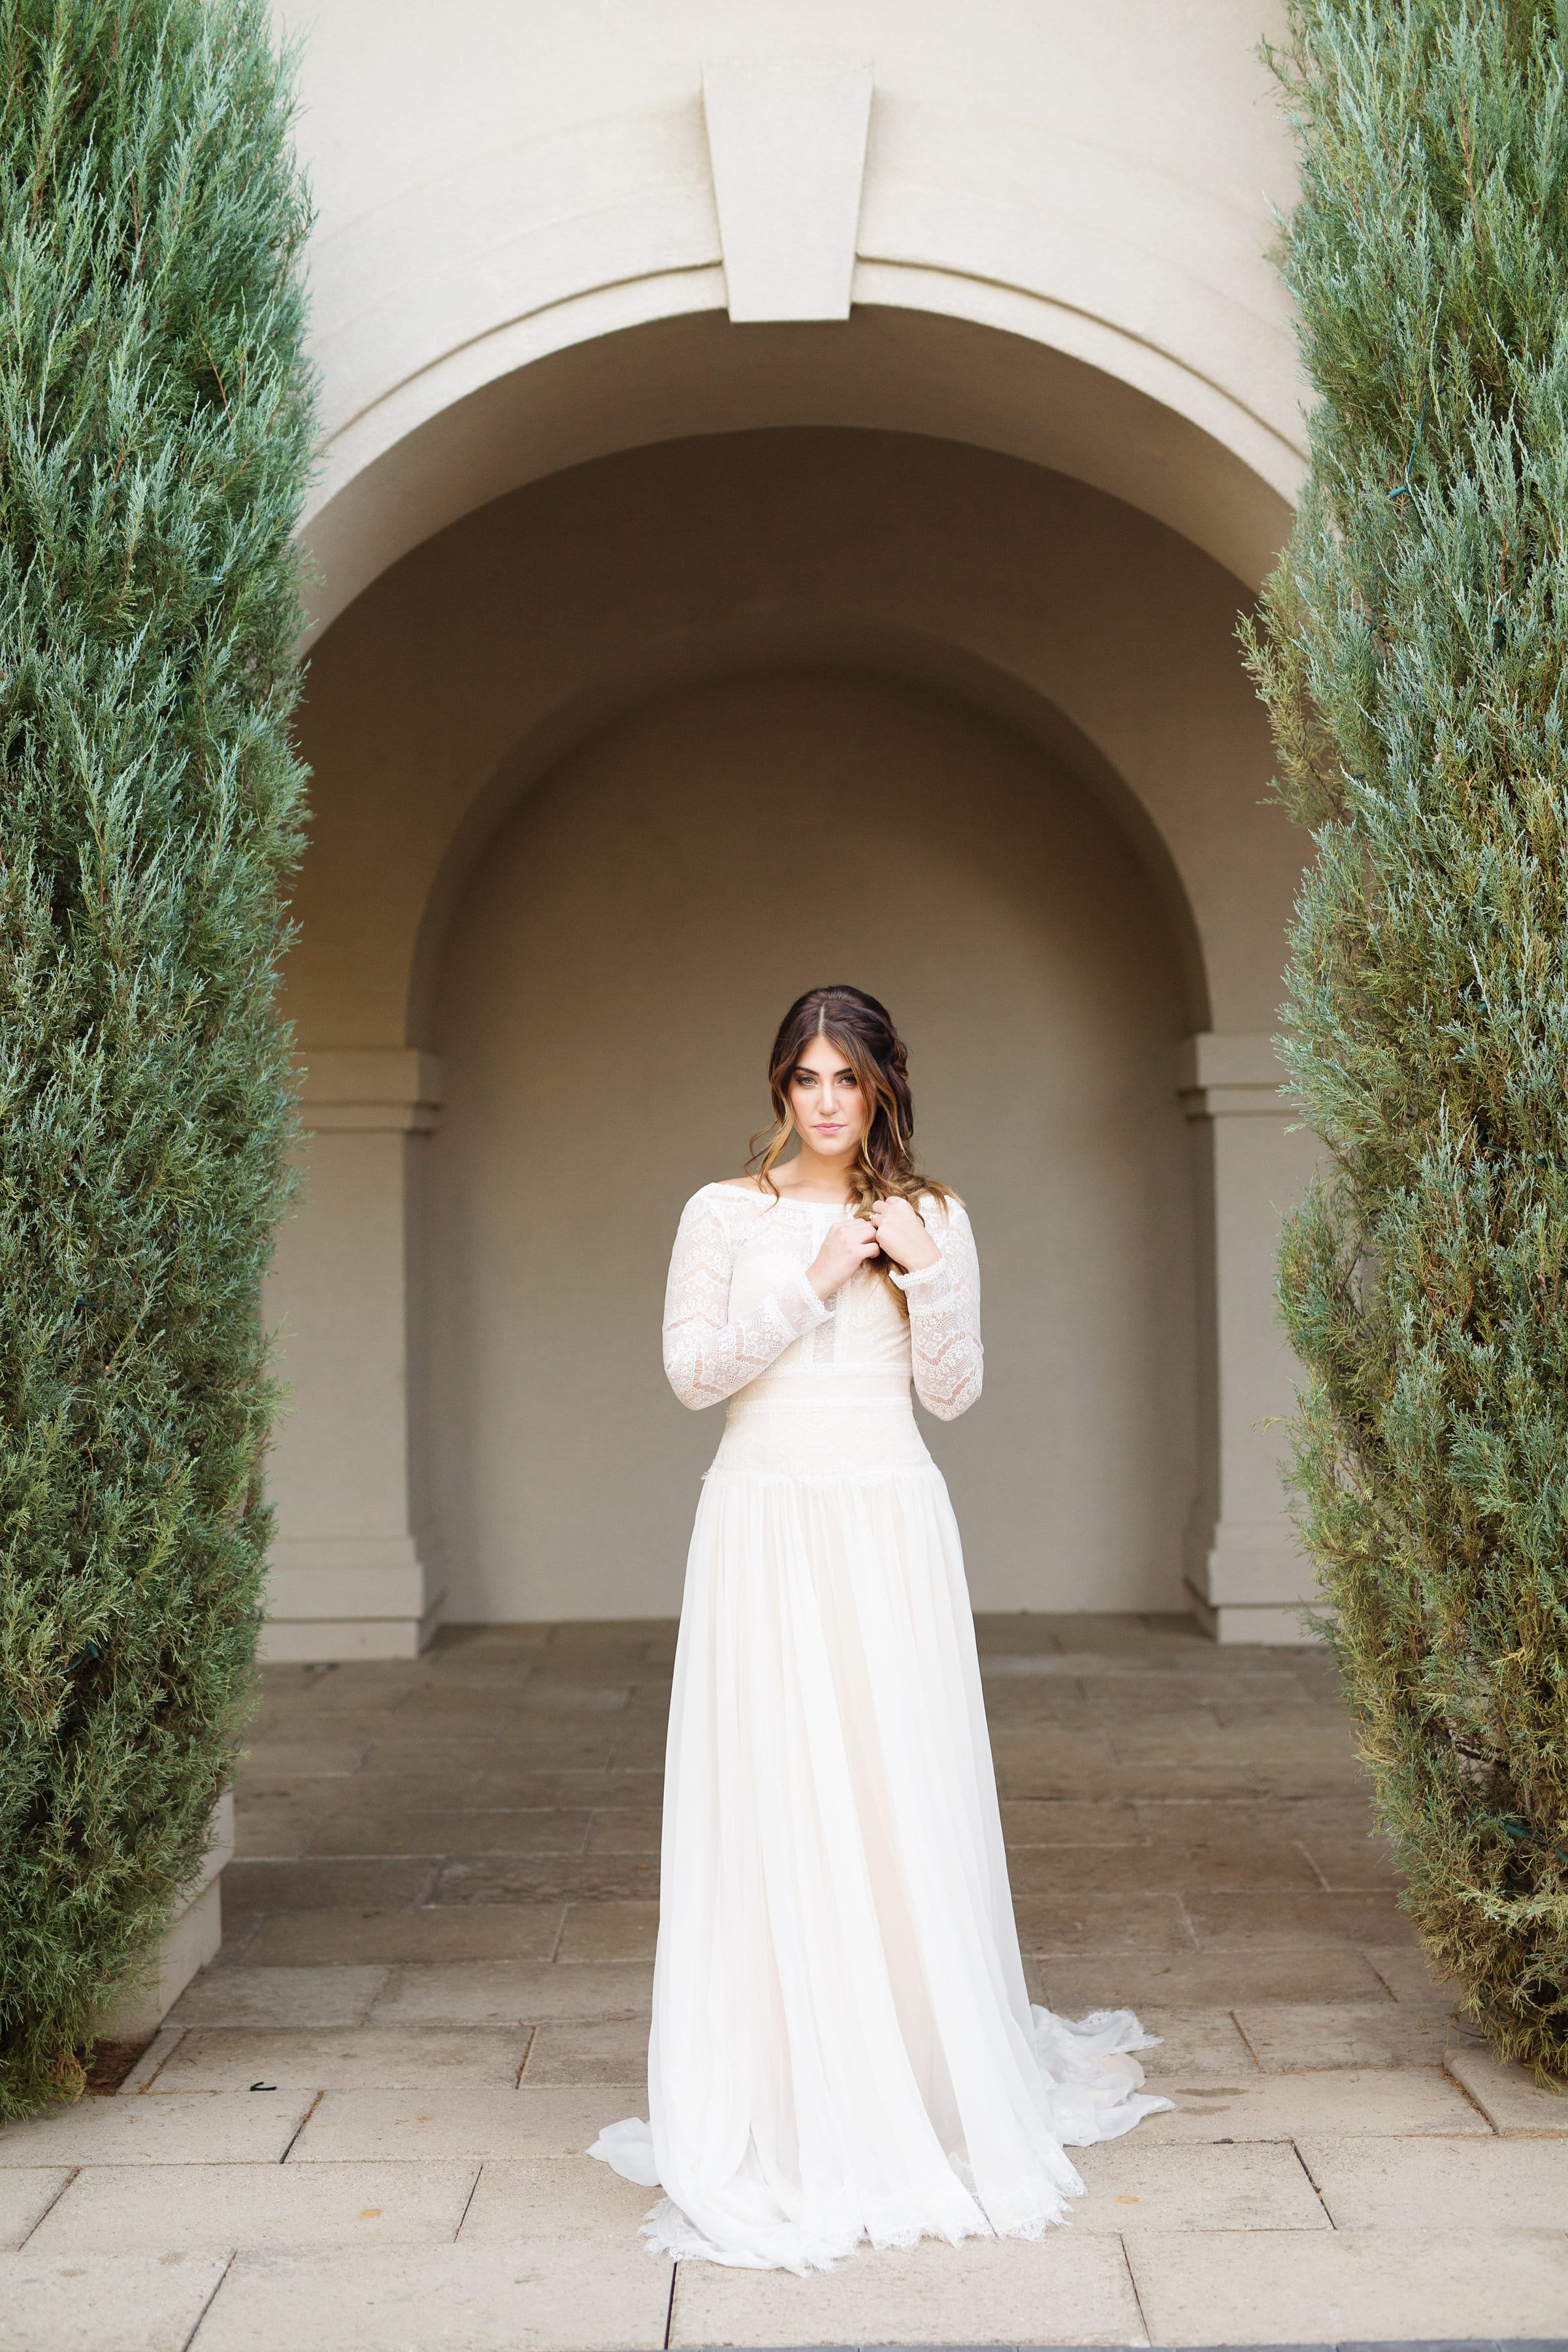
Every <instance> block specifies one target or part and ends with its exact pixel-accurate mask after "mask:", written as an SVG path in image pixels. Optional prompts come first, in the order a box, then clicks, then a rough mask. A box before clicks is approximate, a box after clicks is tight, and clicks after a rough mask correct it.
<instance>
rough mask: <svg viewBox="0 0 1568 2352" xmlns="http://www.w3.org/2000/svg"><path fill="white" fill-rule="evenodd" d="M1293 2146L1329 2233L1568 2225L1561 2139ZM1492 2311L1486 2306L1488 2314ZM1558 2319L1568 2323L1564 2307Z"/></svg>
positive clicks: (1566, 2160)
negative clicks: (1494, 2223) (1484, 2221)
mask: <svg viewBox="0 0 1568 2352" xmlns="http://www.w3.org/2000/svg"><path fill="white" fill-rule="evenodd" d="M1297 2146H1298V2147H1299V2149H1300V2157H1301V2161H1302V2163H1303V2164H1304V2165H1305V2166H1306V2168H1307V2170H1308V2171H1309V2172H1310V2175H1311V2177H1312V2180H1313V2184H1314V2186H1315V2187H1316V2189H1317V2191H1318V2194H1319V2196H1320V2197H1321V2199H1322V2200H1323V2204H1324V2206H1325V2208H1326V2209H1327V2211H1328V2213H1329V2216H1330V2218H1331V2221H1332V2222H1333V2225H1334V2227H1335V2229H1336V2230H1437V2229H1444V2228H1453V2229H1457V2230H1466V2229H1473V2228H1474V2227H1475V2225H1476V2222H1477V2220H1478V2218H1479V2217H1488V2218H1489V2217H1492V2216H1496V2217H1497V2218H1498V2219H1500V2220H1501V2221H1504V2222H1506V2224H1507V2226H1508V2227H1509V2228H1510V2229H1519V2230H1525V2229H1542V2230H1552V2229H1555V2230H1568V2139H1456V2140H1449V2139H1418V2140H1417V2139H1334V2138H1325V2139H1311V2138H1308V2137H1303V2138H1302V2139H1300V2141H1299V2142H1298V2143H1297ZM1493 2316H1494V2318H1495V2316H1496V2314H1495V2313H1494V2314H1493ZM1563 2321H1564V2324H1565V2325H1568V2305H1565V2306H1564V2309H1563Z"/></svg>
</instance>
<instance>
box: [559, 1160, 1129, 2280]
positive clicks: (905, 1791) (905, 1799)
mask: <svg viewBox="0 0 1568 2352" xmlns="http://www.w3.org/2000/svg"><path fill="white" fill-rule="evenodd" d="M848 1213H849V1212H848V1211H847V1210H843V1209H834V1208H830V1207H821V1206H816V1205H815V1204H812V1203H809V1202H793V1201H787V1200H780V1201H774V1200H773V1199H772V1198H771V1197H770V1196H768V1195H766V1194H763V1193H760V1192H756V1191H754V1190H752V1189H751V1188H746V1189H742V1188H741V1187H739V1186H735V1185H726V1184H710V1185H708V1186H706V1187H705V1188H704V1189H703V1191H701V1192H699V1193H698V1194H697V1195H696V1196H695V1198H694V1199H693V1200H691V1201H690V1202H689V1203H688V1204H687V1208H686V1213H685V1214H684V1215H683V1217H682V1218H681V1221H680V1231H679V1235H678V1236H677V1239H676V1244H675V1256H674V1260H673V1263H672V1264H671V1266H670V1271H669V1289H668V1304H667V1308H666V1317H665V1364H666V1368H667V1370H668V1374H669V1378H670V1381H671V1384H672V1385H673V1387H674V1389H675V1391H676V1393H677V1395H678V1396H679V1398H680V1399H681V1401H682V1402H683V1403H685V1404H689V1405H692V1406H700V1405H708V1404H716V1403H718V1402H720V1400H721V1399H722V1398H728V1399H729V1400H730V1405H729V1412H728V1416H727V1418H726V1422H725V1427H724V1435H723V1439H722V1442H721V1444H720V1447H719V1451H718V1454H717V1456H716V1458H715V1460H714V1463H713V1466H712V1468H711V1469H710V1471H709V1473H708V1475H707V1478H706V1480H705V1482H704V1486H703V1491H702V1498H701V1501H700V1505H699V1507H698V1512H697V1524H696V1528H695V1530H694V1532H693V1535H692V1539H691V1551H690V1557H689V1561H688V1566H687V1573H686V1595H685V1602H684V1606H683V1608H682V1612H681V1620H680V1639H679V1647H678V1650H677V1654H676V1663H675V1684H674V1690H673V1694H672V1698H671V1709H670V1722H669V1749H668V1772H667V1779H666V1787H665V1801H664V1853H663V1885H662V1900H663V1907H662V1911H661V1915H660V1927H659V1936H658V1960H657V1963H656V1966H655V1971H654V1991H653V2030H652V2035H651V2040H650V2045H649V2051H648V2102H649V2108H650V2115H651V2122H650V2123H644V2122H641V2121H639V2120H636V2119H634V2120H630V2121H627V2122H625V2123H618V2124H612V2125H610V2126H608V2127H607V2128H606V2129H605V2132H603V2133H602V2134H601V2136H600V2137H599V2139H598V2140H597V2141H596V2142H595V2146H594V2147H593V2149H592V2151H591V2153H592V2154H593V2155H595V2156H597V2157H601V2158H604V2159H605V2161H606V2162H607V2163H609V2164H611V2165H613V2166H614V2167H615V2168H616V2171H618V2172H621V2173H624V2174H625V2175H626V2178H627V2179H631V2180H636V2181H640V2182H642V2183H643V2184H644V2185H645V2186H647V2187H648V2188H654V2187H662V2188H663V2189H664V2192H665V2194H664V2197H663V2200H662V2201H661V2202H660V2203H658V2205H656V2206H655V2208H654V2210H653V2211H652V2212H651V2213H650V2214H649V2216H648V2218H647V2221H646V2222H645V2223H644V2225H643V2227H644V2233H645V2235H647V2238H648V2239H649V2241H650V2243H651V2245H652V2248H653V2250H654V2251H655V2252H668V2253H673V2254H677V2255H682V2256H688V2257H689V2256H698V2257H705V2258H707V2259H708V2260H710V2261H712V2262H720V2263H739V2264H742V2265H745V2266H748V2267H754V2268H760V2269H772V2268H784V2269H788V2270H794V2271H805V2270H807V2269H811V2268H815V2267H822V2266H826V2265H827V2264H828V2263H831V2262H832V2261H833V2260H834V2258H835V2257H836V2256H837V2255H840V2254H844V2253H847V2252H848V2251H849V2250H850V2249H851V2248H852V2247H854V2246H856V2245H858V2243H859V2242H861V2241H862V2240H863V2239H869V2240H870V2241H871V2242H872V2243H873V2244H874V2245H878V2246H907V2245H911V2244H913V2243H914V2242H915V2241H916V2240H917V2239H919V2238H921V2237H925V2236H931V2237H940V2238H946V2239H949V2240H956V2239H959V2238H962V2237H966V2236H974V2235H990V2234H992V2233H994V2234H996V2235H998V2236H1005V2237H1025V2238H1033V2237H1038V2236H1039V2235H1040V2234H1041V2233H1042V2232H1043V2231H1044V2230H1045V2229H1046V2228H1047V2226H1048V2225H1049V2224H1051V2223H1052V2222H1056V2221H1061V2220H1063V2219H1064V2218H1065V2216H1066V2211H1067V2207H1068V2200H1070V2199H1071V2198H1073V2197H1075V2196H1077V2195H1079V2193H1080V2191H1081V2188H1082V2184H1081V2182H1080V2181H1079V2176H1078V2174H1077V2172H1076V2171H1075V2169H1074V2168H1073V2166H1072V2164H1071V2162H1070V2161H1069V2159H1068V2157H1067V2155H1066V2154H1065V2153H1064V2147H1068V2146H1071V2147H1087V2146H1089V2144H1090V2143H1091V2142H1092V2141H1095V2140H1102V2139H1111V2138H1114V2137H1118V2136H1119V2135H1120V2134H1121V2133H1122V2132H1125V2131H1130V2130H1131V2128H1132V2126H1133V2125H1134V2124H1136V2123H1137V2122H1138V2121H1139V2119H1140V2117H1141V2116H1144V2115H1146V2114H1148V2113H1150V2112H1151V2111H1152V2109H1154V2108H1156V2107H1162V2106H1165V2105H1169V2104H1170V2103H1169V2102H1168V2101H1167V2100H1163V2099H1155V2098H1152V2097H1149V2096H1146V2095H1142V2094H1141V2093H1140V2091H1139V2088H1138V2085H1139V2084H1141V2083H1142V2080H1143V2071H1142V2067H1141V2066H1140V2065H1139V2063H1138V2061H1137V2060H1136V2059H1135V2058H1133V2057H1132V2056H1131V2055H1130V2054H1129V2053H1131V2052H1132V2051H1134V2050H1138V2049H1144V2048H1147V2047H1149V2046H1150V2045H1149V2042H1148V2038H1147V2037H1146V2036H1145V2035H1144V2034H1143V2033H1142V2030H1141V2029H1140V2027H1139V2024H1138V2021H1137V2019H1136V2018H1135V2017H1133V2016H1132V2015H1131V2013H1130V2012H1129V2011H1125V2010H1120V2011H1103V2012H1100V2013H1098V2014H1096V2015H1095V2016H1092V2017H1089V2018H1086V2019H1085V2020H1084V2021H1082V2022H1081V2023H1079V2024H1069V2023H1068V2022H1067V2021H1065V2020H1064V2019H1061V2018H1058V2017H1053V2016H1052V2015H1051V2014H1050V2012H1049V2011H1047V2010H1043V2009H1036V2010H1034V2011H1031V2009H1030V2006H1029V2000H1028V1996H1027V1993H1026V1990H1025V1986H1024V1973H1023V1969H1022V1965H1021V1963H1020V1961H1019V1958H1018V1938H1017V1932H1016V1927H1015V1926H1014V1920H1013V1906H1012V1899H1011V1895H1010V1894H1009V1890H1008V1885H1007V1865H1006V1859H1005V1854H1004V1852H1003V1846H1002V1830H1001V1823H1000V1820H999V1817H998V1814H997V1809H996V1790H995V1782H994V1777H993V1773H992V1766H991V1747H990V1741H989V1739H988V1738H987V1735H986V1728H985V1717H984V1708H983V1706H982V1702H981V1689H980V1672H979V1666H978V1663H977V1660H976V1656H975V1647H974V1629H973V1622H972V1620H971V1617H970V1611H969V1597H968V1592H967V1590H966V1587H965V1584H964V1578H963V1555H962V1552H961V1550H960V1548H959V1540H958V1529H957V1527H956V1525H955V1524H954V1520H953V1517H952V1507H951V1505H950V1504H949V1501H948V1496H947V1488H946V1486H945V1484H944V1483H943V1480H942V1474H941V1472H940V1471H939V1470H938V1469H937V1467H936V1465H935V1464H934V1463H933V1462H932V1461H931V1456H930V1454H928V1453H927V1452H926V1449H925V1446H924V1444H923V1443H922V1441H921V1434H920V1431H919V1430H918V1428H917V1427H916V1425H915V1419H914V1414H913V1412H912V1411H911V1409H910V1377H911V1373H912V1376H913V1381H914V1386H915V1390H916V1392H917V1393H918V1395H919V1397H920V1400H921V1403H922V1404H923V1405H925V1406H926V1408H927V1409H928V1411H930V1412H934V1413H936V1414H937V1415H938V1416H939V1417H940V1418H941V1419H942V1420H944V1421H950V1420H952V1419H953V1418H954V1417H955V1416H956V1415H957V1414H959V1413H961V1412H964V1411H965V1410H966V1409H967V1407H968V1406H970V1405H971V1404H973V1402H974V1400H975V1398H976V1397H977V1396H978V1395H979V1393H980V1370H981V1349H980V1313H979V1308H980V1278H979V1270H978V1267H977V1265H976V1263H975V1256H974V1244H973V1238H972V1235H971V1233H970V1226H969V1220H968V1218H967V1216H966V1215H965V1214H964V1212H963V1209H962V1208H959V1207H957V1206H953V1207H952V1209H951V1210H949V1211H947V1212H946V1213H944V1211H943V1207H942V1204H941V1203H940V1202H937V1201H936V1200H934V1199H933V1198H931V1197H929V1196H928V1197H927V1198H926V1199H925V1200H924V1201H923V1202H921V1213H922V1215H923V1216H924V1219H925V1222H926V1224H927V1226H928V1228H929V1230H930V1231H931V1235H932V1237H933V1239H934V1240H935V1241H936V1243H937V1244H938V1246H939V1248H940V1250H941V1252H942V1255H941V1259H940V1261H939V1263H938V1264H937V1265H934V1266H931V1267H930V1268H928V1269H926V1270H925V1271H923V1272H921V1273H917V1274H912V1275H909V1276H898V1277H895V1278H896V1279H897V1280H898V1282H899V1286H900V1288H901V1289H902V1291H903V1293H904V1297H905V1300H906V1301H907V1303H908V1307H909V1315H908V1318H907V1320H906V1318H905V1317H904V1315H903V1314H902V1313H901V1312H900V1306H899V1302H898V1300H897V1299H896V1298H894V1297H892V1296H891V1295H890V1294H889V1289H888V1287H887V1285H886V1284H885V1283H884V1282H883V1281H882V1280H880V1279H879V1277H878V1276H875V1275H873V1274H870V1273H868V1272H865V1271H862V1272H861V1273H859V1274H858V1275H856V1276H855V1277H854V1278H853V1280H852V1281H851V1282H850V1283H848V1284H847V1286H846V1287H845V1288H844V1289H842V1290H840V1291H839V1292H838V1294H837V1297H835V1298H833V1299H831V1300H829V1301H828V1302H827V1303H826V1305H824V1304H823V1302H822V1301H821V1300H820V1299H819V1298H818V1297H817V1296H816V1292H815V1291H814V1290H813V1289H812V1287H811V1286H810V1284H809V1283H808V1282H807V1280H806V1278H805V1269H806V1267H807V1266H808V1265H810V1264H811V1262H812V1260H813V1258H815V1256H816V1253H817V1251H818V1249H819V1248H820V1246H821V1244H822V1241H823V1238H824V1235H825V1234H826V1229H827V1224H828V1223H829V1221H830V1220H831V1219H833V1218H835V1217H839V1216H845V1215H847V1214H848Z"/></svg>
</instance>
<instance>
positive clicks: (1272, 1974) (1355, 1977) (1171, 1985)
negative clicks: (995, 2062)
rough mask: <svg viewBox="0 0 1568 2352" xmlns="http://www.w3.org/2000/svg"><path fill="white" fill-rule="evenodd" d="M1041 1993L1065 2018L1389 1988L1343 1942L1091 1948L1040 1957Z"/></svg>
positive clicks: (1363, 2001) (1366, 1998)
mask: <svg viewBox="0 0 1568 2352" xmlns="http://www.w3.org/2000/svg"><path fill="white" fill-rule="evenodd" d="M1039 1981H1040V1982H1041V1984H1042V1985H1043V1986H1044V1988H1045V1991H1044V1995H1043V1998H1044V1999H1046V2000H1047V2001H1048V2003H1049V2005H1050V2007H1051V2008H1052V2009H1055V2010H1059V2011H1061V2012H1062V2013H1063V2014H1064V2015H1065V2016H1068V2017H1081V2016H1082V2015H1084V2013H1085V2012H1086V2011H1089V2010H1091V2009H1135V2010H1136V2011H1138V2013H1139V2015H1140V2016H1142V2013H1143V2011H1144V2010H1145V2009H1156V2008H1158V2009H1219V2008H1225V2009H1228V2008H1231V2007H1233V2006H1234V2007H1242V2006H1246V2005H1247V2004H1250V2003H1252V2002H1256V2001H1277V2000H1280V2001H1296V2002H1308V2001H1349V2002H1352V2003H1353V2004H1356V2005H1359V2006H1362V2007H1365V2006H1368V2005H1370V2004H1373V2003H1375V2002H1377V2001H1378V2000H1390V1999H1392V1995H1391V1993H1390V1991H1389V1988H1388V1986H1387V1985H1386V1984H1385V1982H1384V1979H1383V1977H1382V1976H1381V1974H1380V1973H1379V1971H1378V1969H1377V1968H1376V1967H1374V1966H1373V1959H1372V1956H1371V1955H1370V1954H1369V1953H1367V1952H1364V1951H1352V1950H1351V1949H1350V1948H1348V1947H1336V1946H1333V1945H1322V1946H1320V1947H1318V1948H1316V1949H1314V1950H1309V1951H1298V1950H1295V1949H1293V1948H1291V1947H1290V1946H1289V1945H1285V1946H1282V1947H1275V1948H1269V1949H1267V1950H1257V1949H1254V1950H1251V1951H1248V1952H1247V1953H1246V1954H1245V1956H1243V1955H1241V1954H1238V1953H1237V1952H1235V1951H1224V1952H1215V1951H1213V1950H1210V1951H1205V1952H1197V1951H1193V1952H1173V1953H1171V1954H1169V1955H1161V1956H1159V1957H1158V1958H1153V1957H1145V1956H1143V1955H1141V1954H1138V1953H1135V1952H1125V1951H1121V1952H1108V1951H1098V1950H1097V1951H1090V1952H1080V1953H1075V1954H1070V1955H1067V1956H1062V1957H1058V1958H1047V1959H1046V1960H1044V1961H1042V1963H1041V1965H1040V1969H1039Z"/></svg>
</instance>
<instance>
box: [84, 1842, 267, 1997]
mask: <svg viewBox="0 0 1568 2352" xmlns="http://www.w3.org/2000/svg"><path fill="white" fill-rule="evenodd" d="M233 1852H234V1799H233V1797H232V1796H223V1797H220V1798H219V1799H218V1801H217V1806H216V1810H215V1811H214V1814H213V1843H212V1844H211V1845H210V1846H209V1848H208V1849H207V1858H206V1861H205V1864H203V1866H202V1875H201V1877H200V1879H199V1880H198V1881H197V1884H196V1886H195V1891H194V1892H193V1893H192V1894H191V1895H190V1896H189V1898H188V1899H187V1901H186V1904H185V1907H184V1910H183V1911H181V1912H180V1913H179V1915H178V1916H177V1917H175V1918H174V1919H171V1920H170V1922H169V1924H168V1926H167V1927H165V1928H164V1930H163V1934H162V1936H161V1937H159V1939H158V1942H157V1945H156V1947H155V1948H154V1949H153V1952H152V1953H151V1955H150V1956H149V1958H148V1959H147V1960H146V1962H145V1963H144V1965H143V1966H142V1969H141V1970H140V1972H139V1973H138V1974H137V1975H136V1976H135V1977H134V1978H133V1979H132V1980H131V1982H130V1983H129V1984H126V1985H124V1986H122V1987H121V1990H120V1992H119V1994H118V1995H117V1996H116V1998H115V1999H114V2000H112V2001H111V2002H110V2006H109V2007H108V2008H107V2009H106V2010H103V2011H101V2012H100V2015H99V2016H98V2017H97V2018H95V2019H94V2021H93V2032H94V2034H95V2035H96V2036H97V2037H98V2038H99V2039H100V2041H104V2042H143V2041H145V2040H146V2038H147V2036H148V2035H149V2034H152V2033H155V2032H157V2030H158V2028H159V2026H160V2025H161V2024H162V2023H163V2020H164V2018H165V2017H167V2015H168V2013H169V2011H171V2010H172V2009H173V2008H174V2003H175V2002H176V2001H177V2000H179V1998H180V1995H181V1994H182V1993H183V1992H184V1990H185V1987H186V1986H187V1985H188V1984H189V1983H190V1981H191V1979H192V1978H193V1977H194V1976H195V1974H196V1973H197V1971H198V1969H205V1967H206V1966H207V1963H208V1962H209V1961H210V1960H215V1959H216V1958H217V1948H218V1946H219V1944H221V1943H222V1941H223V1894H222V1882H221V1877H220V1874H221V1872H222V1870H223V1866H224V1864H225V1863H226V1861H227V1860H228V1858H229V1856H230V1854H231V1853H233Z"/></svg>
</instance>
